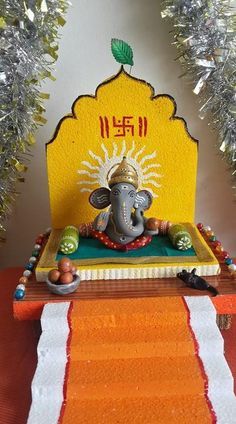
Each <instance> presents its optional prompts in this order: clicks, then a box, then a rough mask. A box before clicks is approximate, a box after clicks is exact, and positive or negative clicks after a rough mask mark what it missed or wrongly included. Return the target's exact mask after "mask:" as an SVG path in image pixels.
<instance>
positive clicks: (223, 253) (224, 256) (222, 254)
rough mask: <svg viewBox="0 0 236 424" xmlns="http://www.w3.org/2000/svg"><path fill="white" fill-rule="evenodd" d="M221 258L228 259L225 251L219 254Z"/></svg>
mask: <svg viewBox="0 0 236 424" xmlns="http://www.w3.org/2000/svg"><path fill="white" fill-rule="evenodd" d="M221 256H222V258H223V259H227V258H229V253H228V252H226V251H225V250H223V252H222V253H221Z"/></svg>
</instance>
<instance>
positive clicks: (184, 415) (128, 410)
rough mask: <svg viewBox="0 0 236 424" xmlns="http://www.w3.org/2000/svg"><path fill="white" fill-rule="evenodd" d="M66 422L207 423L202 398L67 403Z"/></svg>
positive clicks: (178, 397) (204, 404)
mask: <svg viewBox="0 0 236 424" xmlns="http://www.w3.org/2000/svg"><path fill="white" fill-rule="evenodd" d="M65 422H70V423H76V424H93V423H95V424H98V423H99V424H108V423H109V424H169V423H170V424H180V423H181V424H190V423H191V424H210V423H211V422H212V419H211V414H210V412H209V408H208V406H207V403H206V401H205V399H204V397H203V396H199V395H195V396H193V395H188V396H175V397H173V396H165V397H161V398H159V397H155V396H153V397H145V396H143V397H139V398H138V397H135V394H134V396H133V398H132V399H130V398H128V399H125V398H122V399H121V398H114V399H104V400H103V401H101V400H100V399H98V400H93V399H92V400H91V399H78V400H75V399H74V400H69V401H68V403H67V409H66V414H65Z"/></svg>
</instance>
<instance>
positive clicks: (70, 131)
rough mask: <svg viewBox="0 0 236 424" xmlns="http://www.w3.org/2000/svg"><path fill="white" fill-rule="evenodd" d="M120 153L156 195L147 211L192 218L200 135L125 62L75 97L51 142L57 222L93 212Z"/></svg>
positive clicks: (72, 220) (78, 219)
mask: <svg viewBox="0 0 236 424" xmlns="http://www.w3.org/2000/svg"><path fill="white" fill-rule="evenodd" d="M123 155H126V156H127V159H128V161H129V162H130V163H131V164H132V165H133V166H135V168H136V169H137V172H138V175H139V188H140V189H142V188H145V189H148V190H150V191H151V192H152V193H153V195H154V199H153V204H152V206H151V208H150V210H149V211H148V212H147V214H146V215H147V216H156V217H158V218H161V219H168V220H171V221H174V222H193V221H194V208H195V190H196V172H197V143H196V140H194V139H193V138H191V136H190V135H189V133H188V131H187V128H186V124H185V121H184V120H183V119H181V118H178V117H175V103H174V100H173V99H172V98H171V97H170V96H167V95H163V96H154V91H153V88H152V87H151V86H150V85H149V84H148V83H146V82H145V81H142V80H139V79H137V78H134V77H132V76H130V75H129V74H127V73H126V72H125V71H124V70H123V68H121V70H120V71H119V73H118V74H117V75H116V76H114V77H113V78H111V79H110V80H108V81H105V82H104V83H103V84H101V85H100V86H99V87H98V88H97V91H96V94H95V96H87V95H86V96H81V97H79V98H78V99H77V100H76V101H75V103H74V105H73V114H72V115H68V116H67V117H64V118H63V119H62V120H61V121H60V123H59V125H58V128H57V130H56V134H55V136H54V138H53V140H52V142H50V143H48V145H47V166H48V179H49V192H50V203H51V216H52V226H53V228H63V227H64V226H66V225H68V224H73V225H79V224H80V223H82V222H89V221H92V220H93V219H94V218H95V216H96V214H97V213H98V211H96V210H95V209H94V208H93V207H92V206H91V205H90V204H89V202H88V198H89V195H90V192H91V191H92V190H94V189H95V188H98V187H100V186H107V180H106V177H107V173H108V171H109V169H110V168H111V166H113V165H114V164H116V163H118V162H120V161H121V160H122V157H123Z"/></svg>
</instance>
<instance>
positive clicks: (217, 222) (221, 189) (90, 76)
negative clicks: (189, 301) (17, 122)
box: [0, 0, 236, 267]
mask: <svg viewBox="0 0 236 424" xmlns="http://www.w3.org/2000/svg"><path fill="white" fill-rule="evenodd" d="M72 2H73V6H72V7H70V9H69V12H68V15H67V23H66V25H65V26H64V28H63V30H62V31H61V34H62V36H61V41H60V49H59V59H58V61H57V64H56V68H57V71H56V77H57V80H56V82H51V81H49V82H47V83H46V85H45V86H44V87H43V91H46V92H49V93H50V95H51V97H50V100H49V101H47V102H46V118H47V120H48V121H47V124H46V125H45V126H44V127H42V128H41V129H40V130H39V131H38V133H37V145H36V146H35V147H34V148H33V150H32V154H33V157H32V158H31V160H30V163H29V170H28V172H27V174H26V182H25V183H24V184H20V186H19V190H20V192H21V194H20V195H19V197H18V199H17V202H16V203H15V205H14V206H13V214H12V216H11V218H10V220H9V223H8V231H7V242H6V243H5V245H4V246H3V247H2V249H1V251H0V256H1V266H4V267H6V266H16V265H23V264H24V263H25V262H26V260H27V258H28V257H29V255H30V252H31V250H32V246H33V242H34V239H35V237H36V235H37V234H38V233H39V232H41V231H42V230H44V229H45V228H47V227H48V226H49V225H50V213H49V201H48V188H47V176H46V167H45V147H44V144H45V143H46V142H47V141H48V140H49V139H50V138H51V136H52V134H53V132H54V129H55V127H56V125H57V123H58V121H59V119H60V118H61V117H62V116H63V115H65V114H67V113H68V112H70V108H71V105H72V103H73V101H74V100H75V98H76V97H77V96H78V95H80V94H86V93H94V91H95V88H96V86H97V85H98V84H99V83H100V82H101V81H103V80H104V79H105V78H107V77H109V76H110V75H112V74H115V73H116V72H117V70H118V64H117V63H116V62H115V60H114V59H113V57H112V55H111V52H110V40H111V38H112V37H116V38H121V39H123V40H126V41H127V42H128V43H130V45H131V46H132V48H133V51H134V60H135V66H134V67H133V70H132V74H133V75H135V76H137V77H140V78H142V79H145V80H147V81H149V82H150V83H151V84H152V85H153V86H154V88H155V90H156V93H168V94H171V95H172V96H173V97H174V98H175V99H176V102H177V106H178V111H177V112H178V115H179V116H183V117H184V118H185V119H186V121H187V123H188V127H189V130H190V133H191V134H192V135H193V136H194V137H195V138H197V139H199V140H200V144H199V169H198V186H197V207H196V222H198V221H202V222H203V223H205V224H210V225H211V226H212V228H213V229H214V230H215V232H216V234H217V236H218V238H219V239H220V240H221V241H222V242H223V244H224V247H225V249H227V250H229V252H230V253H231V254H232V255H236V242H235V227H236V213H235V212H236V203H234V202H233V192H232V189H231V184H230V173H229V172H228V171H227V166H226V164H225V162H223V161H222V160H221V158H220V156H219V155H218V153H217V149H216V148H215V144H216V141H217V134H214V133H213V132H211V131H210V129H209V126H208V122H207V120H205V121H201V120H200V119H199V118H198V113H197V112H198V107H197V104H198V98H197V97H196V96H195V95H194V94H193V93H192V89H191V86H190V85H187V83H186V82H185V81H184V80H182V79H179V75H180V74H181V67H180V65H179V63H178V62H175V61H174V58H175V57H176V49H175V46H172V45H171V41H172V39H171V35H170V34H169V30H170V29H171V27H170V26H169V24H168V23H167V22H166V21H163V20H162V19H161V18H160V2H159V1H158V0H145V1H143V0H72Z"/></svg>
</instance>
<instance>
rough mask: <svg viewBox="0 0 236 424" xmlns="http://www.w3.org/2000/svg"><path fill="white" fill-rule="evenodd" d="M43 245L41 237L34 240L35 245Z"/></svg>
mask: <svg viewBox="0 0 236 424" xmlns="http://www.w3.org/2000/svg"><path fill="white" fill-rule="evenodd" d="M42 243H43V237H40V236H39V237H38V238H37V239H36V240H35V244H40V245H41V244H42Z"/></svg>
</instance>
